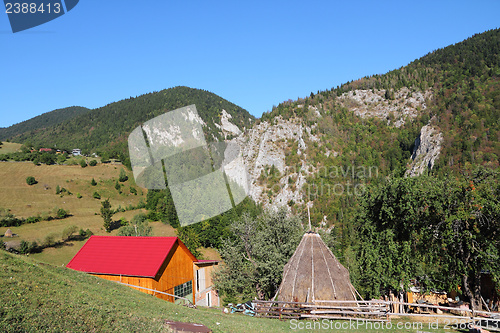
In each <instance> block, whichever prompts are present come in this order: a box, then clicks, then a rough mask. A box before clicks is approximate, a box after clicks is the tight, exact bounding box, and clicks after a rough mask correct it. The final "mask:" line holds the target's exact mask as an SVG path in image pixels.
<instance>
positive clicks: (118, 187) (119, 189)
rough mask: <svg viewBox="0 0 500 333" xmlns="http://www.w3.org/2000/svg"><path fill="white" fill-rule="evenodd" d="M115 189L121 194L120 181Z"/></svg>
mask: <svg viewBox="0 0 500 333" xmlns="http://www.w3.org/2000/svg"><path fill="white" fill-rule="evenodd" d="M115 189H116V190H117V191H118V192H121V189H122V187H121V186H120V183H118V181H116V183H115Z"/></svg>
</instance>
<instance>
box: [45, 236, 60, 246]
mask: <svg viewBox="0 0 500 333" xmlns="http://www.w3.org/2000/svg"><path fill="white" fill-rule="evenodd" d="M56 237H57V234H55V233H50V234H48V235H47V236H45V238H44V239H43V243H42V246H43V247H51V246H54V245H56Z"/></svg>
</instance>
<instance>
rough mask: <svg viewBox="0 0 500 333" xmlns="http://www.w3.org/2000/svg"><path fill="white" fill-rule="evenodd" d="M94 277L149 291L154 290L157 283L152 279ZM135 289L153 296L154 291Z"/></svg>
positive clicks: (113, 276)
mask: <svg viewBox="0 0 500 333" xmlns="http://www.w3.org/2000/svg"><path fill="white" fill-rule="evenodd" d="M92 275H95V276H98V277H100V278H102V279H106V280H110V281H119V282H123V283H127V284H131V285H134V286H139V287H144V288H149V289H154V288H153V286H154V283H155V282H156V281H155V280H153V279H152V278H148V277H136V276H120V275H105V274H92ZM134 289H136V290H140V291H142V292H144V293H147V294H153V292H152V291H148V290H144V289H139V288H134Z"/></svg>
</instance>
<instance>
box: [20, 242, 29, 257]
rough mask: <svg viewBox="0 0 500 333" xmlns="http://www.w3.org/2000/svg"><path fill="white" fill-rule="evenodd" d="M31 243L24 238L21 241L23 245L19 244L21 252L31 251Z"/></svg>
mask: <svg viewBox="0 0 500 333" xmlns="http://www.w3.org/2000/svg"><path fill="white" fill-rule="evenodd" d="M29 248H30V243H28V242H27V241H25V240H24V239H23V240H22V241H21V245H19V253H21V254H27V253H29Z"/></svg>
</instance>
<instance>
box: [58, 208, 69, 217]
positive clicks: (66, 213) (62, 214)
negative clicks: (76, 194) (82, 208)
mask: <svg viewBox="0 0 500 333" xmlns="http://www.w3.org/2000/svg"><path fill="white" fill-rule="evenodd" d="M68 216H69V211H66V210H64V209H63V208H59V209H58V210H57V212H56V218H57V219H64V218H66V217H68Z"/></svg>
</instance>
